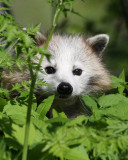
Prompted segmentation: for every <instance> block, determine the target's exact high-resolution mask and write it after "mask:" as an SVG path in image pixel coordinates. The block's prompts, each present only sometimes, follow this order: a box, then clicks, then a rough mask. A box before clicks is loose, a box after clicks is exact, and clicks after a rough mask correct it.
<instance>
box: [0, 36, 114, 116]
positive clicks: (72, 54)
mask: <svg viewBox="0 0 128 160" xmlns="http://www.w3.org/2000/svg"><path fill="white" fill-rule="evenodd" d="M36 39H37V44H38V45H39V47H43V46H44V44H45V42H46V38H45V37H44V36H41V35H39V37H36ZM108 41H109V36H108V35H106V34H101V35H97V36H94V37H91V38H87V39H85V37H84V36H83V35H82V36H81V35H75V36H67V35H59V34H54V35H53V36H52V38H51V40H50V43H49V46H48V49H47V50H48V51H49V52H50V53H51V55H52V57H51V59H50V61H48V60H47V58H46V57H44V59H43V62H42V64H41V67H42V69H43V70H44V72H46V69H47V67H52V68H53V69H54V71H55V73H52V74H51V73H50V74H48V73H46V74H42V73H41V72H39V74H38V79H44V80H45V81H46V82H47V83H49V84H51V86H38V87H39V89H38V90H36V92H37V93H38V95H40V96H42V97H48V96H49V95H52V94H55V95H56V96H55V100H54V103H53V105H52V108H54V107H56V108H57V107H60V108H61V109H62V110H63V111H64V112H65V113H66V115H67V116H68V117H69V118H70V119H73V118H75V117H77V116H78V115H81V114H86V111H84V110H83V109H82V104H81V102H80V99H79V97H80V96H82V95H84V94H89V95H92V94H93V95H95V94H96V95H97V94H98V93H99V92H100V93H101V92H103V91H104V90H107V89H109V88H110V87H111V81H110V75H109V73H108V71H107V70H106V68H105V67H104V65H103V64H102V62H101V60H102V58H101V57H102V52H103V51H104V49H105V48H106V46H107V44H108ZM37 56H38V57H40V55H39V53H38V54H37ZM76 69H79V70H80V71H82V73H81V74H80V75H77V74H78V73H77V74H76V75H74V74H73V72H74V71H76ZM29 77H30V76H29V72H28V70H26V71H25V74H24V75H22V73H20V71H19V70H15V73H11V72H9V71H3V74H2V84H3V86H4V87H6V88H9V89H10V88H11V86H12V84H15V83H17V82H18V83H21V82H22V81H24V80H28V79H29ZM63 82H64V84H69V85H70V86H71V87H70V88H72V91H71V93H70V94H68V95H65V93H64V94H63V93H62V94H60V93H58V86H59V85H60V84H62V83H63Z"/></svg>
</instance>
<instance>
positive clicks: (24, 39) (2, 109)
mask: <svg viewBox="0 0 128 160" xmlns="http://www.w3.org/2000/svg"><path fill="white" fill-rule="evenodd" d="M2 2H4V3H7V2H8V1H5V0H3V1H2ZM48 2H49V3H51V4H52V5H53V6H55V7H56V8H57V10H56V14H55V17H54V20H53V26H52V29H51V32H50V34H49V37H48V40H47V42H46V45H45V47H44V48H43V49H40V48H38V47H37V46H36V44H35V41H34V40H33V39H32V38H31V37H30V36H29V35H34V36H35V35H36V32H37V31H38V30H39V26H40V25H36V26H35V27H28V28H27V30H26V32H24V31H23V30H22V28H21V27H19V26H18V24H16V22H15V21H14V19H13V17H11V16H10V15H8V14H6V16H2V15H0V38H2V42H1V48H0V65H1V66H2V67H7V66H8V68H10V70H12V72H13V67H12V64H14V63H16V64H17V66H18V67H19V69H20V70H21V72H24V69H23V64H24V66H26V67H27V68H28V69H29V71H30V76H31V81H28V82H27V81H25V82H22V84H15V85H14V86H13V88H12V89H11V90H10V91H11V92H13V91H15V90H17V91H18V92H19V94H20V95H19V97H18V98H17V99H16V98H12V97H10V91H8V90H6V89H2V88H1V89H0V160H8V159H9V160H19V159H21V158H22V159H23V160H25V159H31V160H35V159H38V160H51V159H52V160H57V159H61V160H76V159H78V160H89V159H90V160H97V159H99V160H100V159H101V160H108V159H109V160H117V159H119V160H124V159H125V160H127V159H128V154H127V148H128V118H127V113H128V98H127V97H126V96H125V93H124V90H128V84H127V82H126V81H125V75H124V72H122V73H121V75H120V77H119V78H117V77H114V76H113V77H112V82H113V89H112V90H111V93H110V94H109V95H105V94H104V95H103V96H101V97H99V98H95V97H91V96H88V95H85V96H83V97H82V98H83V101H84V102H85V104H86V105H87V106H88V107H90V108H91V110H92V113H93V114H92V116H90V117H85V116H84V115H82V116H79V117H77V118H76V119H74V120H72V121H71V120H69V119H68V118H67V117H66V115H65V114H64V113H63V112H61V113H58V112H57V111H56V110H53V118H52V119H48V118H47V116H46V114H47V112H48V110H49V109H50V107H51V105H52V102H53V99H54V95H52V96H50V97H48V98H47V99H45V100H44V101H43V102H41V103H40V105H39V106H38V108H37V102H36V98H35V95H34V94H33V90H34V87H35V84H40V85H48V84H47V83H46V82H44V81H43V80H42V81H37V82H36V77H37V74H38V71H39V70H40V64H41V62H42V59H43V57H44V56H49V55H50V54H49V53H48V52H47V46H48V43H49V41H50V38H51V36H52V34H53V32H54V29H55V26H56V24H57V19H58V17H59V14H60V12H64V14H66V13H67V11H69V10H72V4H73V0H60V1H52V0H49V1H48ZM55 2H56V3H55ZM67 7H68V8H67ZM2 9H3V8H2ZM12 33H13V34H12ZM10 45H11V46H10ZM9 46H10V47H9ZM8 48H9V49H8ZM12 48H15V51H16V56H14V57H12V56H10V51H11V49H12ZM37 52H39V53H41V58H40V60H39V63H38V64H36V63H32V61H31V58H34V57H35V56H36V53H37ZM21 53H24V54H25V57H26V59H21ZM33 70H35V72H33ZM40 71H41V70H40ZM28 85H29V86H30V87H28ZM23 88H24V90H23ZM22 152H23V155H22ZM27 153H28V158H27Z"/></svg>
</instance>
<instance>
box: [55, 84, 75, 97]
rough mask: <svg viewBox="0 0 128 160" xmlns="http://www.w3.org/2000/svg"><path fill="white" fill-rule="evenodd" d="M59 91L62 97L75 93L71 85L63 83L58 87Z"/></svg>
mask: <svg viewBox="0 0 128 160" xmlns="http://www.w3.org/2000/svg"><path fill="white" fill-rule="evenodd" d="M57 91H58V93H59V94H62V95H70V94H71V93H72V91H73V88H72V86H71V85H70V84H69V83H67V82H61V83H60V84H59V85H58V87H57Z"/></svg>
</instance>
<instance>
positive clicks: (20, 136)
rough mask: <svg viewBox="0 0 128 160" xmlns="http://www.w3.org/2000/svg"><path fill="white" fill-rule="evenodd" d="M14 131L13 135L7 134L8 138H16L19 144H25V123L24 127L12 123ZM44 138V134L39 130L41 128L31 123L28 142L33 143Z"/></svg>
mask: <svg viewBox="0 0 128 160" xmlns="http://www.w3.org/2000/svg"><path fill="white" fill-rule="evenodd" d="M12 129H13V131H12V133H11V135H9V134H7V133H6V134H5V137H6V138H10V139H15V140H16V141H17V142H18V143H19V144H21V145H23V144H24V134H25V125H24V126H23V127H20V126H18V125H16V124H12ZM41 139H42V134H41V133H40V132H39V130H36V129H35V126H34V125H33V124H32V123H31V124H30V129H29V140H28V144H29V145H32V144H33V143H37V142H40V141H41Z"/></svg>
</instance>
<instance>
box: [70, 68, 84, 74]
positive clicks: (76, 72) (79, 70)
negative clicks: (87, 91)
mask: <svg viewBox="0 0 128 160" xmlns="http://www.w3.org/2000/svg"><path fill="white" fill-rule="evenodd" d="M72 73H73V75H77V76H80V75H81V74H82V70H81V69H78V68H77V69H74V70H73V71H72Z"/></svg>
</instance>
